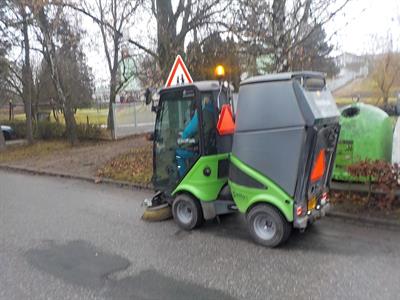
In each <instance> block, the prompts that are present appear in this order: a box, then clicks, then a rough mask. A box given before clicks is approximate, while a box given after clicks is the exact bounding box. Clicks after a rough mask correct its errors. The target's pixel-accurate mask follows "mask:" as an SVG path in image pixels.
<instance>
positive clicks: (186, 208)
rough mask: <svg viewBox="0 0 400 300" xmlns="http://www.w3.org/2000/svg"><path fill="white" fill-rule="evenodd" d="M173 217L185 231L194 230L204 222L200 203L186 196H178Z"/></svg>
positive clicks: (173, 208) (174, 203)
mask: <svg viewBox="0 0 400 300" xmlns="http://www.w3.org/2000/svg"><path fill="white" fill-rule="evenodd" d="M172 215H173V216H174V220H175V222H176V223H177V224H178V226H179V227H180V228H182V229H184V230H192V229H193V228H196V227H198V226H200V225H201V224H202V223H203V221H204V219H203V211H202V209H201V206H200V203H199V202H198V201H197V199H194V198H193V197H191V196H189V195H184V194H181V195H178V196H176V198H175V200H174V202H173V203H172Z"/></svg>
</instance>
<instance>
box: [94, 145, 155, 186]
mask: <svg viewBox="0 0 400 300" xmlns="http://www.w3.org/2000/svg"><path fill="white" fill-rule="evenodd" d="M152 174H153V157H152V151H151V145H150V146H146V147H141V148H137V149H133V150H131V151H129V152H128V153H125V154H122V155H120V156H117V157H115V158H113V159H112V160H110V161H108V162H107V163H106V164H105V166H104V167H102V168H101V169H99V170H98V171H97V176H99V177H105V178H111V179H114V180H121V181H127V182H134V183H140V184H149V183H150V180H151V176H152Z"/></svg>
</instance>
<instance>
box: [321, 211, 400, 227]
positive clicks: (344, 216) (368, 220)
mask: <svg viewBox="0 0 400 300" xmlns="http://www.w3.org/2000/svg"><path fill="white" fill-rule="evenodd" d="M326 215H327V216H328V217H331V218H336V219H341V220H343V221H352V222H356V223H358V224H367V225H372V226H380V227H388V228H393V229H400V220H399V221H394V220H385V219H384V220H382V219H378V218H373V217H363V216H359V215H355V214H349V213H345V212H339V211H330V212H328V213H327V214H326Z"/></svg>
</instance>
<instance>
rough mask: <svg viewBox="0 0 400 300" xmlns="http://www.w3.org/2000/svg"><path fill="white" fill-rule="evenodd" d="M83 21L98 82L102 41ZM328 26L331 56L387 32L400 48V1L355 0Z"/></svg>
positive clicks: (367, 46)
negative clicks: (332, 48) (332, 47)
mask: <svg viewBox="0 0 400 300" xmlns="http://www.w3.org/2000/svg"><path fill="white" fill-rule="evenodd" d="M145 19H147V20H145ZM141 21H142V24H143V27H144V28H142V29H141V30H138V31H137V29H132V30H131V34H132V31H133V32H135V31H136V32H140V33H143V31H146V28H147V27H148V25H149V21H148V17H144V16H143V15H142V20H141ZM83 22H84V26H85V27H86V28H87V30H88V33H89V35H90V36H91V40H90V41H89V40H88V41H87V43H89V44H90V45H91V47H90V48H91V51H90V53H89V55H88V62H89V65H90V66H91V67H92V69H93V73H94V75H95V77H96V81H98V80H100V79H103V80H104V81H106V80H107V78H108V71H107V67H106V62H105V59H104V53H103V48H102V44H101V40H100V39H99V38H96V37H98V36H99V33H98V32H97V30H96V29H97V26H95V25H94V24H93V23H92V22H91V21H90V20H83ZM325 29H326V31H327V35H328V36H331V37H332V39H331V43H332V44H333V45H334V46H335V50H334V51H333V53H332V55H338V54H340V53H342V52H351V53H354V54H365V53H368V52H371V49H372V44H373V43H372V39H373V37H374V36H378V37H384V36H386V35H387V34H388V32H390V34H391V35H392V37H393V40H394V47H395V48H397V49H400V0H352V1H351V2H350V3H349V4H348V5H347V6H346V7H345V9H344V10H343V11H341V12H340V14H339V15H338V16H336V17H335V19H334V20H333V21H331V22H330V23H328V24H327V25H326V26H325ZM153 30H155V28H153ZM153 36H154V34H153ZM98 42H100V43H98ZM97 43H98V44H97ZM96 44H97V45H96ZM88 48H89V47H88Z"/></svg>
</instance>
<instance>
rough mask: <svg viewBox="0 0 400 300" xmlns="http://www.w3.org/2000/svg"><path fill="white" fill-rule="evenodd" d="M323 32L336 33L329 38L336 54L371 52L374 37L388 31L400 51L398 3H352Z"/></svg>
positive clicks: (387, 0)
mask: <svg viewBox="0 0 400 300" xmlns="http://www.w3.org/2000/svg"><path fill="white" fill-rule="evenodd" d="M326 30H327V32H328V33H330V34H333V33H334V32H335V31H337V35H335V37H334V38H333V39H332V42H333V44H334V45H335V46H336V50H335V53H340V52H343V51H346V52H351V53H355V54H363V53H366V52H368V51H370V49H371V39H372V37H373V36H378V37H383V36H386V35H387V33H388V32H390V33H391V35H392V37H393V40H394V43H395V45H394V46H395V47H396V48H400V45H399V39H400V1H399V0H353V1H352V2H350V4H348V6H347V7H346V8H345V9H344V10H343V12H342V13H341V14H340V15H339V16H338V17H337V18H335V20H334V21H333V22H331V23H329V24H328V25H327V26H326ZM396 45H397V46H396Z"/></svg>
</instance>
